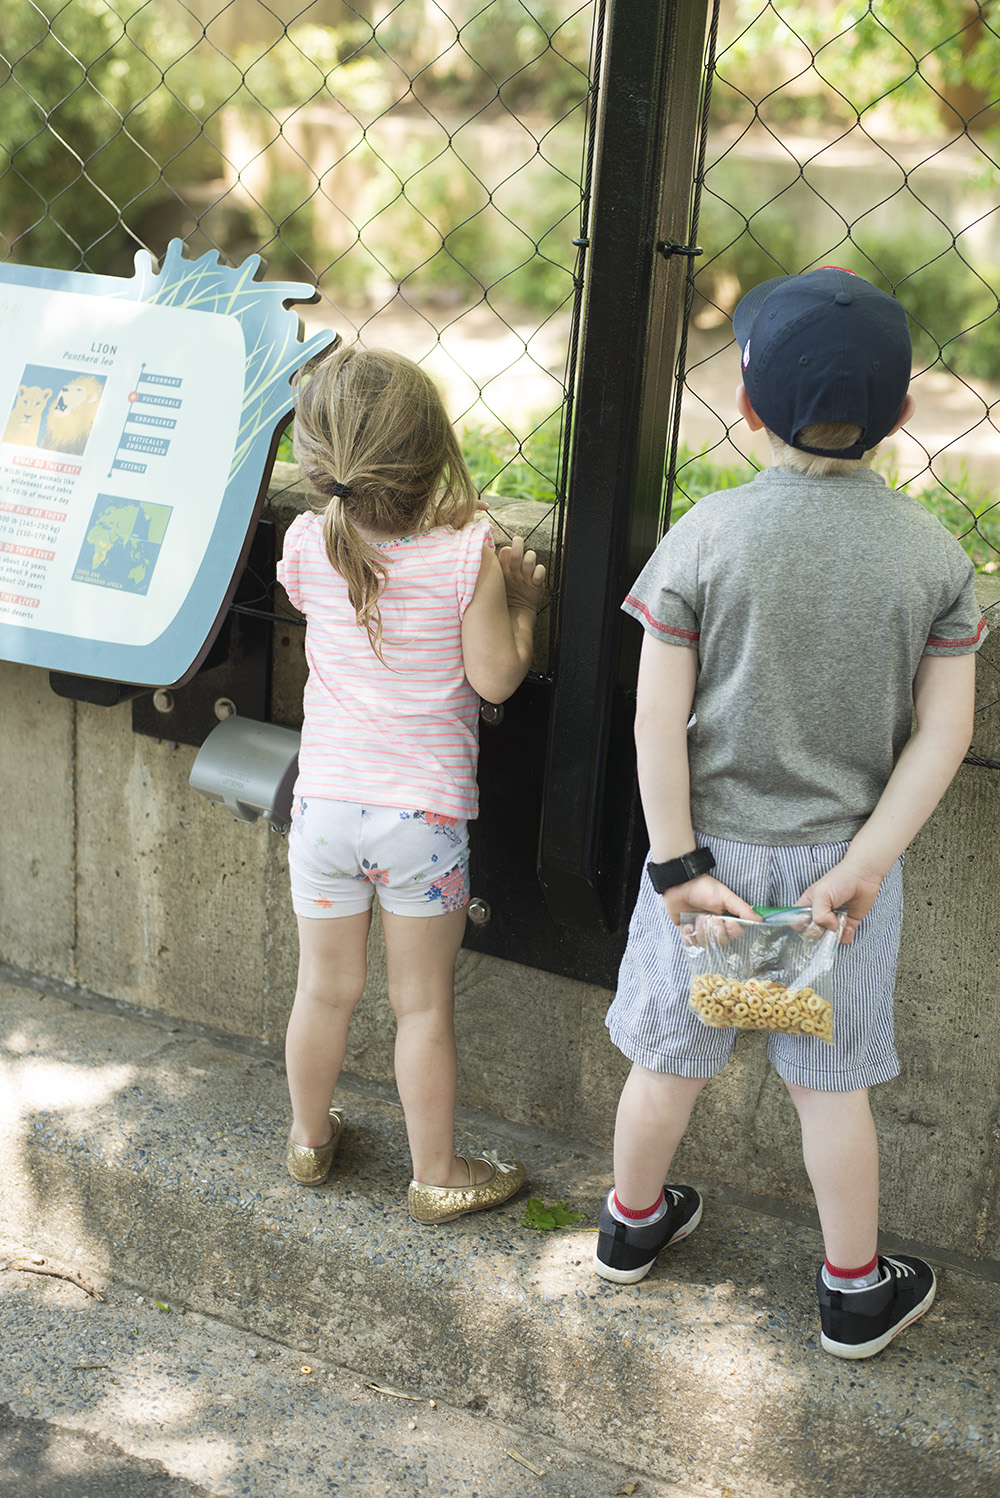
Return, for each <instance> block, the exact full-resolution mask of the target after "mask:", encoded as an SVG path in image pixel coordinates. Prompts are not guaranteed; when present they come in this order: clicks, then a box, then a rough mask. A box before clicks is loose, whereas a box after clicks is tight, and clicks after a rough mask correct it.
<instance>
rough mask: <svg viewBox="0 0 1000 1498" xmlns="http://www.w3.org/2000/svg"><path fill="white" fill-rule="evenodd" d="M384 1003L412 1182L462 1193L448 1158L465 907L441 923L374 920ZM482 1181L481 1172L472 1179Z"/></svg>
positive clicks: (439, 918)
mask: <svg viewBox="0 0 1000 1498" xmlns="http://www.w3.org/2000/svg"><path fill="white" fill-rule="evenodd" d="M382 930H383V932H384V933H385V952H386V963H387V974H388V984H389V1001H390V1003H391V1004H392V1007H393V1011H394V1013H395V1015H396V1086H397V1087H398V1089H399V1100H400V1102H401V1103H402V1105H403V1116H404V1118H405V1119H406V1132H407V1136H408V1138H409V1141H410V1155H411V1157H412V1161H413V1179H414V1180H415V1181H420V1182H421V1183H422V1184H423V1185H425V1186H467V1185H468V1184H469V1175H468V1171H467V1170H466V1168H465V1166H464V1165H462V1164H460V1163H459V1162H458V1161H457V1160H456V1158H455V1088H456V1083H457V1073H458V1058H457V1054H456V1050H455V962H456V959H457V957H458V952H459V948H460V947H461V945H462V937H463V935H464V934H465V907H463V908H462V909H461V910H454V911H449V912H448V913H447V914H446V915H431V916H408V915H391V914H390V913H389V912H388V911H385V910H383V912H382ZM480 1178H482V1179H484V1180H485V1179H487V1178H488V1172H487V1171H486V1169H485V1167H480V1168H479V1170H478V1171H477V1179H480Z"/></svg>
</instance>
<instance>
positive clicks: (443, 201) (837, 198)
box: [0, 0, 1000, 572]
mask: <svg viewBox="0 0 1000 1498" xmlns="http://www.w3.org/2000/svg"><path fill="white" fill-rule="evenodd" d="M605 8H606V7H605V4H604V3H603V0H601V3H595V0H586V3H579V0H447V3H445V0H358V3H357V4H349V3H346V0H313V3H308V4H302V0H272V3H263V0H228V3H223V0H189V3H183V0H8V3H7V4H6V5H5V7H4V21H3V40H2V62H0V104H2V109H0V147H2V150H0V256H2V257H10V258H14V259H17V260H19V261H22V262H26V263H32V264H48V265H53V266H59V267H63V268H68V269H88V270H93V271H100V272H104V273H112V274H122V275H127V274H129V272H130V268H131V263H132V257H133V255H134V252H135V250H136V249H137V248H138V247H140V246H145V247H146V248H148V249H149V250H151V252H152V253H153V254H154V255H161V254H162V252H163V250H164V248H165V246H166V243H167V242H168V240H169V239H170V238H172V237H180V238H182V239H183V240H185V242H186V244H187V246H188V249H189V253H190V254H192V255H199V254H201V253H204V252H205V251H218V252H219V253H221V254H222V255H223V256H224V257H225V258H227V259H229V260H231V261H235V262H239V261H241V260H242V259H244V258H245V257H246V256H247V255H248V254H251V253H254V252H259V253H260V254H261V255H262V256H263V257H264V259H265V261H266V262H267V264H268V267H269V273H271V274H273V275H275V276H281V277H283V278H292V279H301V280H303V281H305V282H308V283H313V284H315V285H317V286H318V288H319V290H320V292H321V300H320V302H319V303H318V304H317V306H315V307H312V308H308V309H304V316H305V317H306V320H307V321H308V322H309V323H310V325H315V324H329V325H332V326H333V327H334V328H336V329H337V330H338V331H340V332H342V333H343V334H344V335H345V336H346V337H347V338H348V339H350V338H351V337H354V336H356V337H358V338H360V339H362V340H363V341H365V342H367V343H388V344H392V345H394V346H396V347H399V348H402V349H404V350H405V351H406V352H409V353H411V354H412V355H413V357H415V358H417V359H419V360H420V361H422V362H423V363H425V364H426V365H427V366H428V367H429V368H430V369H431V371H432V372H433V373H434V374H435V375H436V376H437V377H438V378H439V379H440V381H441V382H442V384H443V385H444V387H445V390H446V395H447V398H448V404H449V409H450V410H451V412H452V414H453V415H454V416H455V418H456V419H457V420H458V422H459V423H460V425H461V426H462V428H463V430H464V433H465V438H466V445H467V448H468V451H469V456H470V459H471V460H472V464H473V467H474V470H475V472H476V475H477V479H478V481H479V483H480V486H481V487H482V489H483V490H484V491H485V492H487V493H489V494H492V495H495V494H506V495H510V496H516V497H518V498H530V499H536V500H540V501H542V502H543V503H545V504H554V505H556V506H557V507H558V508H560V510H561V500H562V496H561V489H560V485H561V477H560V475H561V472H562V470H563V467H564V465H563V462H562V455H563V447H564V443H565V440H566V435H567V434H566V431H565V416H566V412H567V408H568V398H569V395H570V392H571V385H572V378H573V376H572V359H573V356H574V348H573V345H574V341H575V328H576V326H577V317H576V315H577V314H578V312H579V293H580V289H581V288H580V279H581V278H580V274H579V270H578V265H577V250H576V247H575V245H574V240H575V239H577V237H578V236H579V235H581V233H582V232H583V226H585V222H586V201H587V191H588V188H589V183H588V175H589V169H588V167H587V161H588V144H589V134H588V129H587V123H588V111H589V109H590V106H591V103H592V101H593V98H594V95H595V88H594V86H593V80H594V78H595V77H596V75H597V71H598V64H599V60H598V59H595V55H594V54H595V48H594V42H593V38H594V35H595V32H596V33H597V34H598V35H599V34H600V33H601V31H602V29H603V26H604V20H605ZM616 9H617V7H614V6H612V7H610V10H611V12H612V13H614V12H615V10H616ZM624 19H627V18H623V23H624ZM707 76H708V81H709V85H710V88H711V114H710V122H711V123H710V127H709V131H708V135H707V139H706V141H705V154H704V162H703V166H702V169H701V171H700V173H699V176H698V181H697V183H696V192H695V200H696V207H697V217H696V225H697V239H698V242H699V243H700V244H701V246H702V248H703V254H702V256H701V258H700V259H699V260H697V261H696V262H695V263H694V265H693V267H692V279H691V287H690V291H691V321H690V327H689V330H688V336H687V342H686V348H685V363H684V368H683V369H682V371H681V372H680V379H681V381H682V387H683V395H684V399H683V403H682V406H681V417H680V429H679V439H680V441H679V448H678V451H677V452H676V454H674V455H672V457H671V459H670V462H669V464H668V468H669V469H670V471H671V477H673V476H674V475H676V478H675V483H674V485H673V486H672V488H669V490H668V492H669V493H670V497H671V498H672V501H673V507H674V513H675V514H676V513H677V512H678V510H679V509H682V508H683V507H684V506H685V505H687V504H688V503H690V502H692V501H693V500H694V499H696V498H697V495H698V494H699V493H702V492H705V490H706V489H707V488H711V487H716V486H717V485H718V484H719V483H724V482H734V481H736V480H737V479H738V478H739V477H740V476H742V475H743V474H744V473H746V472H747V471H748V469H749V468H750V467H751V466H752V465H753V464H755V463H761V462H765V461H766V453H765V452H764V450H763V449H762V448H761V447H760V445H759V443H755V441H754V439H752V438H751V436H750V435H749V434H748V433H747V432H746V429H745V428H742V427H739V426H736V425H735V424H734V411H733V403H732V387H733V386H734V385H735V382H736V377H737V370H736V366H735V361H734V358H733V349H732V344H731V327H730V322H729V316H730V313H731V311H732V308H733V306H734V305H735V302H736V301H737V300H738V298H739V296H740V295H741V294H742V292H743V291H744V290H745V289H746V288H747V287H748V286H750V285H752V284H754V283H755V282H756V281H759V280H760V279H762V278H764V277H766V276H770V275H776V274H780V273H782V272H786V271H797V270H802V269H806V268H808V267H809V266H812V265H817V264H822V263H828V262H834V263H837V264H842V265H845V266H847V267H848V268H850V269H854V270H857V271H859V272H861V273H862V274H864V275H867V276H869V277H870V278H871V279H873V280H875V281H876V282H877V283H878V284H881V285H883V286H885V287H886V288H887V289H890V290H892V291H894V292H896V293H898V295H899V296H900V297H901V299H902V300H903V301H904V303H905V304H906V306H907V308H908V310H909V312H910V315H911V318H912V324H913V329H914V334H915V343H916V352H917V363H916V370H915V380H914V394H915V396H916V399H917V404H918V415H917V418H916V419H915V420H914V422H913V423H912V424H911V425H912V432H911V433H909V434H905V435H901V436H899V437H898V438H897V439H894V440H893V441H892V442H891V443H889V444H887V445H886V451H885V454H884V456H883V457H882V458H881V459H880V462H881V464H882V466H883V467H884V468H887V469H888V470H889V471H890V472H891V474H892V475H893V476H894V477H895V479H896V481H897V482H900V483H905V484H907V485H908V486H909V487H910V489H911V492H913V493H915V494H917V495H918V496H919V497H920V498H921V499H922V501H923V502H924V503H926V504H928V505H930V506H931V507H933V508H935V510H936V511H937V512H938V513H939V514H940V515H941V518H942V519H943V520H944V521H945V523H946V524H947V525H948V526H949V528H951V529H952V530H953V531H954V532H955V534H957V535H959V536H960V537H961V538H962V540H963V544H965V545H966V547H967V549H968V550H969V552H970V554H971V555H972V556H973V557H974V559H975V561H976V563H977V566H979V567H980V568H981V569H983V570H984V571H986V572H991V571H993V570H995V569H996V567H997V565H998V560H1000V524H998V517H997V505H996V500H995V499H994V493H995V489H996V482H997V479H998V477H1000V434H998V430H997V422H996V411H997V391H998V381H1000V315H998V300H997V294H996V290H995V288H996V285H997V281H998V268H1000V210H998V208H997V207H996V201H997V182H998V176H1000V101H998V98H997V93H998V87H997V83H996V79H997V77H998V76H1000V12H998V7H997V5H996V4H995V3H994V0H986V3H981V4H973V3H968V0H926V3H925V4H923V5H921V6H919V7H914V6H912V5H909V4H906V3H905V0H872V3H869V4H867V5H858V4H857V3H850V4H847V3H841V0H814V3H810V4H799V3H780V0H777V3H773V4H762V3H760V0H750V3H743V0H720V3H719V4H718V5H717V7H716V16H715V27H714V30H713V37H712V47H711V53H710V56H709V60H708V66H707ZM590 119H591V124H592V125H593V122H594V117H593V114H592V113H591V116H590ZM692 237H694V236H692Z"/></svg>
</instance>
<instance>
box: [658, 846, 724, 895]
mask: <svg viewBox="0 0 1000 1498" xmlns="http://www.w3.org/2000/svg"><path fill="white" fill-rule="evenodd" d="M646 868H647V869H648V870H649V879H650V883H651V884H652V886H653V888H654V889H655V890H656V893H657V894H658V895H662V894H663V893H664V892H665V891H666V890H668V889H673V887H674V885H675V884H687V882H688V880H689V879H697V878H698V875H699V874H707V873H709V871H710V870H711V869H714V868H715V859H714V858H713V857H712V854H711V853H710V852H709V850H708V849H707V848H695V850H694V852H693V853H685V854H684V857H683V858H672V859H671V860H670V862H669V863H647V865H646Z"/></svg>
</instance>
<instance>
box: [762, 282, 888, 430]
mask: <svg viewBox="0 0 1000 1498" xmlns="http://www.w3.org/2000/svg"><path fill="white" fill-rule="evenodd" d="M733 332H734V333H735V335H736V341H737V343H738V344H739V346H740V348H741V350H742V353H743V383H744V385H745V387H746V392H747V396H748V397H749V400H750V404H751V406H753V408H754V410H755V411H756V413H757V415H758V416H759V417H760V419H761V421H762V422H763V423H764V425H765V426H766V427H767V428H768V429H769V430H770V431H772V432H774V433H775V435H776V436H778V437H780V438H781V439H782V440H783V441H784V442H787V443H788V444H789V446H790V447H797V448H799V449H800V450H801V451H802V452H807V453H817V454H818V455H819V456H820V457H824V458H861V457H863V456H864V454H865V453H866V452H867V451H868V449H869V448H870V447H875V446H876V444H877V443H879V442H881V441H882V438H883V437H885V436H887V435H888V434H889V432H891V431H892V429H893V427H894V426H895V425H896V422H897V421H898V420H899V413H900V411H901V410H902V409H903V401H904V400H905V399H906V392H907V390H908V389H909V385H910V367H911V364H912V359H913V355H912V350H911V348H910V330H909V327H908V325H907V321H906V313H905V311H904V310H903V308H902V306H901V305H900V303H899V302H897V301H896V299H895V298H894V297H891V296H888V295H887V294H886V293H885V292H884V291H879V290H878V288H877V287H876V286H873V285H872V284H871V282H870V281H866V280H864V279H863V277H861V276H856V275H854V274H853V273H852V272H851V271H849V270H841V269H840V268H839V267H838V266H834V265H824V266H822V267H821V268H820V269H819V270H810V271H805V272H803V274H802V275H798V276H776V277H775V278H774V280H772V281H762V282H761V284H760V285H759V286H755V287H753V289H752V290H751V291H748V292H747V294H746V296H745V297H743V299H742V300H741V302H740V303H739V305H738V306H737V308H736V311H735V312H734V313H733ZM820 421H847V422H853V423H854V424H855V425H857V426H859V427H860V428H861V439H860V441H858V442H856V443H855V444H854V445H853V446H852V447H841V448H827V447H809V446H808V445H807V444H806V443H804V442H799V441H798V434H799V432H801V430H802V428H803V427H807V426H811V425H812V423H813V422H820Z"/></svg>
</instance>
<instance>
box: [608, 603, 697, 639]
mask: <svg viewBox="0 0 1000 1498" xmlns="http://www.w3.org/2000/svg"><path fill="white" fill-rule="evenodd" d="M625 602H626V603H627V604H630V605H631V606H632V608H634V609H638V610H639V612H640V614H641V615H642V617H643V618H644V619H645V620H647V622H648V623H649V624H651V625H652V627H653V628H654V629H655V630H658V631H659V632H660V634H661V635H676V637H677V638H678V639H679V640H684V641H685V642H686V643H687V644H689V645H697V643H698V641H699V640H700V639H701V635H700V633H699V631H698V630H696V629H695V630H691V629H681V628H680V627H679V626H678V625H676V624H661V623H660V621H659V620H658V619H654V618H653V616H652V614H651V613H650V612H649V610H648V609H647V607H646V605H645V604H644V603H643V601H642V599H641V598H636V597H635V595H634V594H632V593H630V594H629V595H628V597H627V598H626V600H625Z"/></svg>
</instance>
